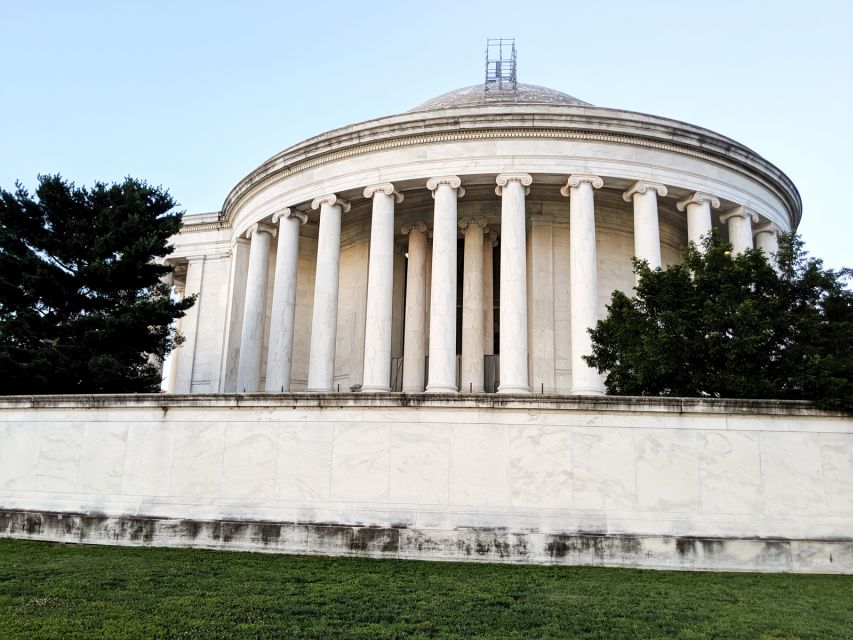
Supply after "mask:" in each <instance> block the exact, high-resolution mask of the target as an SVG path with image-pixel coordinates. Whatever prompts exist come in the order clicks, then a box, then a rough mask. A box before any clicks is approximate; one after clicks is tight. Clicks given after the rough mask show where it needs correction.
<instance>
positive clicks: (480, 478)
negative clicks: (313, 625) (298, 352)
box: [0, 394, 853, 570]
mask: <svg viewBox="0 0 853 640" xmlns="http://www.w3.org/2000/svg"><path fill="white" fill-rule="evenodd" d="M527 397H528V398H529V400H527V401H526V400H522V398H525V396H501V398H502V401H501V404H500V406H497V405H496V404H491V403H487V404H483V403H482V401H477V402H475V401H472V400H464V399H463V398H461V397H458V396H454V398H459V401H458V402H456V401H451V400H448V399H447V398H446V397H439V396H433V395H426V396H419V398H422V400H421V401H420V402H418V403H417V404H411V403H407V404H399V403H396V402H394V401H393V396H388V399H387V401H376V400H367V401H365V400H362V399H361V396H359V395H358V394H355V395H349V394H348V395H344V394H334V395H329V396H326V397H325V398H327V399H323V400H320V399H318V396H310V395H305V396H302V395H294V396H290V395H288V394H285V395H278V394H276V395H270V396H261V397H259V399H258V400H257V401H252V400H251V397H250V398H246V397H243V398H242V399H241V400H240V402H239V404H238V403H237V402H236V400H234V396H208V397H206V399H205V400H204V401H203V402H202V403H199V402H198V401H189V400H186V401H182V400H176V401H173V402H171V403H170V404H168V405H162V406H161V403H162V402H164V398H162V397H154V396H140V397H134V398H131V397H127V398H124V399H123V400H122V401H121V403H120V404H115V405H113V404H112V401H111V400H106V401H105V400H99V401H98V407H99V408H95V407H94V405H93V406H91V407H88V408H87V407H86V406H84V403H86V402H87V401H88V400H87V399H86V398H80V399H77V400H74V401H73V402H71V403H67V402H66V403H65V405H64V407H63V406H60V407H57V408H44V409H33V408H29V407H28V405H25V404H24V403H23V402H21V403H20V404H21V406H19V407H17V408H16V405H15V402H14V401H13V404H12V405H10V404H9V401H6V404H5V405H4V407H5V408H3V409H2V412H3V413H2V417H3V420H2V421H0V425H2V428H0V462H2V465H0V509H6V510H10V509H12V510H30V511H39V510H42V511H49V512H54V513H56V512H69V513H70V512H75V513H79V512H81V511H82V512H87V511H91V512H97V513H104V514H108V515H125V516H133V517H136V516H140V517H143V516H158V517H175V518H197V519H198V518H201V519H218V518H237V519H239V520H270V519H272V520H276V519H283V520H285V521H291V522H293V521H297V520H298V521H299V522H302V523H306V524H311V523H315V524H317V523H327V524H328V523H333V522H334V523H339V524H342V525H347V526H398V525H405V526H418V527H426V528H431V527H432V528H434V527H438V528H443V529H450V530H452V529H455V528H457V527H463V528H464V527H491V528H494V529H500V530H504V531H506V532H508V534H512V535H522V534H525V535H526V534H529V533H537V532H542V533H546V534H548V535H552V534H555V535H563V534H566V535H572V534H577V533H578V532H580V531H585V532H599V533H601V534H602V535H614V536H615V535H631V536H694V537H696V536H699V537H702V536H705V537H709V538H725V539H729V540H734V539H743V538H756V537H764V538H773V539H792V540H806V541H808V540H818V539H821V540H822V539H834V540H845V539H848V538H849V537H850V531H853V503H851V501H850V497H849V496H850V494H851V488H853V465H851V460H853V421H851V420H850V419H849V418H839V417H830V416H822V415H820V414H816V413H813V412H812V413H809V412H805V413H797V412H796V411H792V412H789V413H786V414H784V415H779V414H778V413H777V414H776V415H761V416H749V415H742V414H741V410H740V409H737V407H736V406H735V404H736V403H732V404H731V405H723V406H722V407H721V408H720V409H716V408H715V406H716V405H717V404H718V403H714V402H708V403H707V406H706V407H705V408H702V407H701V406H700V403H698V402H697V404H696V405H695V406H694V407H693V408H691V407H690V406H689V405H685V404H675V403H671V404H672V406H671V407H670V405H668V404H666V403H665V402H657V401H655V399H652V401H649V402H647V403H645V404H643V402H640V401H637V402H635V401H625V400H619V399H611V398H603V399H601V404H600V405H596V404H592V405H590V406H589V407H587V408H586V409H579V408H560V407H564V406H565V405H566V403H568V402H570V400H569V399H568V397H566V398H564V399H562V400H560V401H557V402H555V401H554V400H552V399H550V397H549V398H546V399H542V398H539V397H537V396H527ZM149 398H150V399H149ZM312 398H313V399H312ZM331 398H338V400H335V401H334V402H329V400H328V399H331ZM374 398H375V396H374ZM430 398H434V400H430ZM496 402H497V400H496ZM582 402H588V401H586V400H583V401H582ZM323 405H325V406H323ZM596 406H600V407H601V408H599V409H596V408H595V407H596ZM737 406H740V405H737ZM774 406H775V405H774ZM620 407H630V408H620ZM676 407H677V408H676ZM164 408H166V409H167V410H165V411H164ZM774 411H777V412H778V407H777V408H775V409H774ZM405 523H409V524H405ZM656 553H657V552H656ZM667 553H668V552H667V551H666V548H665V547H664V548H662V549H661V550H660V554H662V555H661V556H660V558H661V562H663V561H664V560H666V559H667V558H668V557H669V556H667ZM727 553H728V554H730V555H729V556H727V557H729V561H730V562H732V563H733V564H732V565H731V567H732V568H737V567H740V568H749V566H752V565H749V564H748V563H751V562H754V561H755V562H757V560H751V559H749V558H753V555H751V554H752V551H750V552H749V553H748V554H747V555H748V556H749V558H747V556H740V555H738V554H739V553H740V552H738V551H737V550H736V549H735V548H734V547H730V548H729V551H728V552H727ZM798 553H799V554H800V555H798V556H797V557H798V558H799V560H798V562H800V563H801V564H802V565H803V566H804V567H805V566H808V567H824V568H825V569H826V570H834V569H833V566H832V564H831V563H830V562H829V560H828V558H825V557H824V556H823V555H820V554H823V553H824V548H823V547H821V546H820V545H818V546H817V547H814V548H811V547H808V548H807V547H803V548H802V549H801V550H800V551H799V552H798ZM731 554H734V555H731ZM816 554H817V555H816ZM756 557H757V556H756ZM697 558H698V556H697ZM670 560H672V557H669V560H667V561H670ZM706 561H708V562H710V560H708V559H707V558H706V559H705V560H702V562H706ZM691 562H693V561H692V560H691ZM738 563H740V564H738ZM744 563H747V564H744ZM789 563H790V561H789ZM701 566H706V565H701ZM755 566H759V565H755ZM827 567H828V569H827Z"/></svg>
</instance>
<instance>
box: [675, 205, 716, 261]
mask: <svg viewBox="0 0 853 640" xmlns="http://www.w3.org/2000/svg"><path fill="white" fill-rule="evenodd" d="M677 206H678V210H679V211H686V212H687V241H688V242H692V243H693V244H695V245H696V247H697V248H699V249H700V250H701V249H702V241H703V239H704V238H706V237H707V236H708V234H710V233H711V230H712V228H713V225H712V222H711V207H713V208H714V209H719V208H720V201H719V199H718V198H716V197H715V196H712V195H709V194H707V193H700V192H698V191H697V192H696V193H693V194H690V195H689V196H685V197H684V198H682V199H681V200H679V201H678V205H677Z"/></svg>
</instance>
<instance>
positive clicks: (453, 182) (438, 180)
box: [426, 176, 465, 198]
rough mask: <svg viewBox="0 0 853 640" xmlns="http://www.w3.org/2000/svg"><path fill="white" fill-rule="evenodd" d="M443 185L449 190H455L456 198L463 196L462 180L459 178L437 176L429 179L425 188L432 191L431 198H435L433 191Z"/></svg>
mask: <svg viewBox="0 0 853 640" xmlns="http://www.w3.org/2000/svg"><path fill="white" fill-rule="evenodd" d="M443 184H446V185H447V186H449V187H450V188H451V189H456V197H457V198H461V197H462V196H464V195H465V189H464V188H463V187H462V179H461V178H460V177H459V176H437V177H435V178H430V179H429V180H427V183H426V188H427V189H429V190H430V191H432V197H433V198H435V190H436V189H438V188H439V187H440V186H441V185H443Z"/></svg>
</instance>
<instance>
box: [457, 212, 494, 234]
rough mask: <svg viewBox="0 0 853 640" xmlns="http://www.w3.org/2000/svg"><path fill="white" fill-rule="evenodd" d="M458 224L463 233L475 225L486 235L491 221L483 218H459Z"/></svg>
mask: <svg viewBox="0 0 853 640" xmlns="http://www.w3.org/2000/svg"><path fill="white" fill-rule="evenodd" d="M458 224H459V228H460V229H462V230H463V231H464V230H465V229H467V228H468V227H472V226H474V225H477V226H479V227H480V228H481V229H483V233H485V230H486V229H487V228H488V225H489V220H488V219H487V218H482V217H479V216H478V217H476V218H471V217H466V218H459V222H458Z"/></svg>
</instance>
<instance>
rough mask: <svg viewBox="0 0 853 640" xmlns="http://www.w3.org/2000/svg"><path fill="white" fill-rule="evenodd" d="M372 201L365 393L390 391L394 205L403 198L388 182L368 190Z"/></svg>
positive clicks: (365, 194) (365, 339)
mask: <svg viewBox="0 0 853 640" xmlns="http://www.w3.org/2000/svg"><path fill="white" fill-rule="evenodd" d="M364 197H366V198H373V215H372V217H371V220H372V222H371V228H370V266H369V272H368V279H367V321H366V332H365V337H364V380H363V387H362V389H363V390H364V391H390V390H391V386H390V381H391V318H392V308H391V305H392V302H393V294H394V204H395V202H402V200H403V196H402V195H400V193H399V192H398V191H397V190H396V189H395V188H394V185H393V184H391V183H384V184H379V185H373V186H370V187H367V188H366V189H365V190H364Z"/></svg>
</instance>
